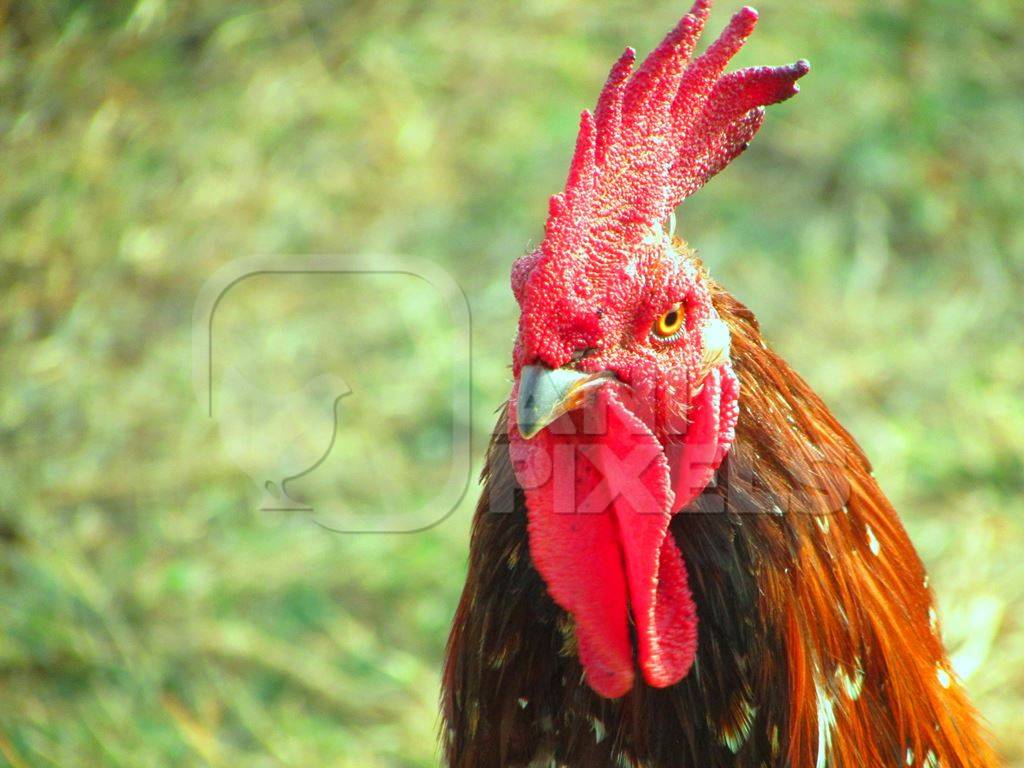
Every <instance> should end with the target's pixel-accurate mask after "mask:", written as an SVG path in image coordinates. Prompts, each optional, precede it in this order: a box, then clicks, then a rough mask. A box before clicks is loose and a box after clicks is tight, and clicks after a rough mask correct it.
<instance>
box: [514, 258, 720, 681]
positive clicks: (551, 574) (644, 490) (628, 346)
mask: <svg viewBox="0 0 1024 768" xmlns="http://www.w3.org/2000/svg"><path fill="white" fill-rule="evenodd" d="M638 261H640V262H642V263H639V264H635V265H633V266H629V265H627V266H626V267H625V269H624V271H623V272H622V273H620V274H616V275H615V279H612V280H610V281H608V282H607V283H606V284H607V285H609V286H611V289H610V290H602V291H600V292H598V293H596V295H594V294H590V295H587V294H582V295H581V293H580V292H573V294H574V295H573V299H572V301H571V302H565V301H558V302H555V303H556V304H557V309H556V311H555V312H554V313H551V312H550V310H548V308H547V307H545V306H544V298H545V296H546V294H543V293H539V295H538V294H534V293H533V292H532V291H530V290H527V291H526V294H525V295H524V296H523V316H524V317H526V316H527V315H530V316H534V317H536V316H538V315H542V314H544V315H547V316H548V317H551V318H552V325H544V326H542V327H543V328H544V329H545V332H544V333H543V335H540V336H539V337H538V336H536V335H534V334H531V333H530V329H531V325H530V324H527V323H524V324H522V325H521V329H520V336H519V341H518V343H517V345H516V351H515V357H514V370H515V372H516V374H517V377H518V372H519V370H521V368H522V366H523V365H526V364H542V365H546V366H547V367H551V368H555V367H559V366H560V364H564V363H565V362H568V361H569V359H571V357H572V354H573V351H574V350H576V349H583V348H590V349H594V350H595V351H594V352H592V353H591V354H589V355H587V356H586V357H584V358H583V359H582V360H580V361H579V362H578V364H577V366H576V367H578V368H579V369H580V370H582V371H588V372H596V371H610V372H612V373H614V374H615V376H616V379H617V380H618V382H613V383H609V384H607V385H605V386H604V387H603V388H602V390H601V391H599V392H598V393H596V395H595V396H593V397H591V398H590V399H589V401H588V402H587V404H586V405H585V406H584V407H583V408H582V409H580V410H579V411H576V412H573V413H571V414H567V415H565V416H563V417H561V418H560V419H559V420H558V421H556V422H555V423H554V424H552V425H550V426H549V427H548V428H547V429H545V430H543V431H542V432H541V433H540V434H539V435H537V436H536V437H535V438H533V440H530V441H526V440H523V438H522V437H521V436H520V435H519V432H518V429H517V427H516V425H515V419H514V416H513V423H512V425H511V428H510V435H511V441H512V442H511V450H512V456H513V461H514V464H515V466H516V470H517V477H518V479H519V481H520V484H521V485H523V486H524V488H525V490H526V499H527V508H528V510H529V515H530V521H529V533H530V551H531V554H532V556H533V559H534V563H535V565H536V567H537V568H538V570H539V571H540V573H541V575H542V576H543V577H544V578H545V581H546V582H547V584H548V589H549V592H550V593H551V595H552V597H553V598H554V599H555V601H556V602H558V603H559V604H560V605H561V606H562V607H563V608H565V609H566V610H568V611H569V612H570V613H571V614H572V615H573V617H574V619H575V620H576V635H577V641H578V644H579V653H580V659H581V662H582V663H583V666H584V669H585V670H586V674H587V680H588V682H589V684H590V685H591V687H592V688H594V689H595V690H596V691H597V692H598V693H601V694H602V695H605V696H608V697H617V696H621V695H622V694H624V693H626V692H627V691H628V690H629V689H630V688H631V687H632V685H633V681H634V671H633V668H634V664H633V640H632V639H631V637H630V632H629V615H628V611H631V612H632V618H633V623H634V626H635V631H636V644H637V647H638V651H639V662H640V667H641V669H642V671H643V674H644V677H645V679H646V680H647V682H648V683H649V684H650V685H653V686H657V687H663V686H666V685H671V684H672V683H674V682H676V681H678V680H679V679H681V678H682V677H683V676H684V675H685V674H686V673H687V672H688V671H689V669H690V666H691V665H692V663H693V659H694V655H695V653H696V641H697V617H696V608H695V606H694V604H693V599H692V597H691V595H690V590H689V588H688V586H687V575H686V570H685V567H684V565H683V561H682V557H681V555H680V554H679V551H678V549H677V548H676V545H675V543H674V541H673V540H672V537H671V536H669V535H668V525H669V522H670V520H671V515H672V514H674V513H676V512H678V511H679V510H681V509H683V508H684V507H685V506H686V505H687V504H689V502H690V501H692V500H693V498H694V497H695V496H696V495H697V494H698V493H700V492H701V491H702V490H703V489H704V488H705V487H706V485H707V483H708V481H709V480H710V478H711V475H712V474H713V473H714V471H715V469H717V467H718V465H719V464H720V462H721V460H722V458H723V457H724V455H725V452H726V451H727V450H728V448H729V445H730V444H731V442H732V439H733V430H734V428H735V425H736V418H737V416H738V413H739V411H738V401H737V394H738V392H737V389H738V388H737V385H736V378H735V375H734V374H733V372H732V368H731V365H730V364H729V363H728V362H724V363H721V364H719V365H717V366H715V367H713V368H712V369H711V370H710V371H705V370H704V368H703V366H702V360H703V356H704V349H703V338H702V333H701V329H702V328H703V327H704V324H705V322H706V321H708V320H711V319H717V316H716V315H715V313H714V309H713V308H712V306H711V299H710V294H709V293H708V290H707V286H706V284H705V283H704V278H703V276H702V274H701V273H700V272H699V271H698V270H697V268H696V267H695V265H694V264H693V263H692V262H691V261H689V260H687V259H685V258H684V257H681V256H679V255H677V254H675V253H674V252H672V251H670V250H668V249H666V248H664V247H651V248H647V249H645V251H644V255H643V256H641V257H639V258H638ZM634 269H635V271H636V273H637V274H640V273H642V274H644V275H646V276H647V279H646V280H643V281H638V280H635V279H634V280H630V279H627V278H628V277H629V275H628V274H626V273H627V272H632V271H634ZM537 284H538V285H540V284H542V283H541V282H538V283H537ZM562 296H565V294H562ZM676 303H681V304H682V306H683V308H684V312H685V317H686V320H685V323H684V329H683V330H682V331H681V333H680V335H679V338H677V339H674V340H671V341H666V340H662V339H659V338H656V337H654V336H653V335H652V332H651V329H652V326H653V325H654V323H655V322H656V320H657V318H658V317H659V316H660V315H662V314H663V313H665V312H666V311H668V310H669V309H671V308H672V307H673V305H675V304H676ZM567 304H571V305H572V309H573V311H572V312H568V313H567V312H566V309H568V307H567ZM593 307H602V308H603V309H602V311H601V316H600V318H598V317H597V312H596V311H595V310H594V309H593ZM581 319H582V321H583V322H579V320H581ZM574 321H576V322H574ZM524 326H525V327H524ZM534 327H536V326H534ZM609 340H611V343H609ZM517 396H518V385H517V386H516V388H515V389H514V390H513V393H512V402H513V403H514V402H515V401H516V398H517ZM510 410H511V412H512V413H514V411H515V409H514V408H512V409H510Z"/></svg>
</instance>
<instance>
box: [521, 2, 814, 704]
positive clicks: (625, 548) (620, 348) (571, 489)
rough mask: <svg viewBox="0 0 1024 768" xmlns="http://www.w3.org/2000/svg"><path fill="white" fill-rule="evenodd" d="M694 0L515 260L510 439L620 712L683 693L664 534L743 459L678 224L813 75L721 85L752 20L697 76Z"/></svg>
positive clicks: (745, 16)
mask: <svg viewBox="0 0 1024 768" xmlns="http://www.w3.org/2000/svg"><path fill="white" fill-rule="evenodd" d="M710 4H711V3H710V0H697V2H696V4H695V5H694V6H693V8H692V9H691V10H690V12H689V13H688V14H686V15H685V16H684V17H683V18H682V20H680V22H679V23H678V24H677V25H676V27H675V28H674V29H673V30H672V31H671V32H669V34H668V35H667V36H666V37H665V39H664V40H663V41H662V42H661V44H660V45H659V46H658V47H657V48H656V49H655V50H654V51H653V52H652V53H651V54H650V56H648V57H647V59H646V60H645V61H644V62H643V64H642V65H641V66H640V67H639V68H638V69H637V70H636V71H635V72H634V71H633V64H634V57H635V54H634V52H633V50H632V49H629V48H627V49H626V51H625V53H623V55H622V56H621V58H620V59H619V60H618V61H617V62H616V63H615V65H614V66H613V67H612V70H611V73H610V75H609V77H608V81H607V83H606V84H605V86H604V89H603V90H602V91H601V94H600V97H599V99H598V102H597V107H596V109H595V110H594V112H593V113H591V112H589V111H585V112H583V114H582V117H581V119H580V131H579V136H578V139H577V142H576V149H575V153H574V155H573V159H572V163H571V166H570V170H569V177H568V180H567V182H566V187H565V191H564V192H562V193H561V194H557V195H554V196H553V197H552V198H551V201H550V206H549V214H548V220H547V225H546V229H545V237H544V240H543V243H542V244H541V245H540V247H539V248H537V249H536V250H534V251H533V252H531V253H529V254H527V255H525V256H523V257H521V258H520V259H518V260H517V261H516V263H515V265H514V266H513V270H512V287H513V290H514V292H515V295H516V299H517V300H518V302H519V305H520V309H521V316H520V321H519V333H518V338H517V340H516V345H515V351H514V355H513V373H514V375H515V379H516V381H515V385H514V387H513V391H512V396H511V400H510V408H509V412H510V419H509V438H510V451H511V453H512V461H513V466H514V468H515V472H516V478H517V481H518V482H519V485H520V486H521V487H522V488H523V491H524V493H525V496H526V505H527V511H528V518H529V526H528V531H529V546H530V554H531V557H532V560H533V563H534V565H535V567H536V568H537V570H538V572H539V573H540V575H541V576H542V577H543V579H544V581H545V584H546V586H547V589H548V592H549V594H550V595H551V597H552V598H553V599H554V601H555V602H556V603H558V605H560V606H561V607H562V608H563V609H565V610H566V611H567V612H568V613H569V614H570V615H571V617H572V619H573V625H574V628H575V638H576V643H577V650H578V655H579V658H580V661H581V663H582V666H583V669H584V672H585V675H586V680H587V682H588V684H589V685H590V686H591V688H593V689H594V690H595V691H596V692H597V693H599V694H601V695H603V696H607V697H610V698H614V697H617V696H621V695H623V694H625V693H626V692H627V691H629V690H630V688H631V687H632V686H633V683H634V677H635V674H634V670H635V668H636V666H637V665H639V667H640V669H641V671H642V674H643V678H644V679H645V680H646V682H647V683H648V684H649V685H652V686H655V687H664V686H668V685H671V684H673V683H675V682H677V681H679V680H680V679H681V678H683V677H684V676H685V675H686V674H687V672H688V671H689V670H690V667H691V666H692V664H693V661H694V658H695V654H696V646H697V609H696V606H695V605H694V601H693V598H692V596H691V593H690V589H689V587H688V585H687V572H686V568H685V564H684V563H683V560H682V557H681V555H680V553H679V550H678V548H677V547H676V544H675V542H674V540H673V538H672V536H671V535H669V532H668V528H669V523H670V520H671V517H672V515H673V514H675V513H677V512H679V511H680V510H682V509H684V508H685V507H686V506H687V505H688V504H689V503H690V502H691V501H693V499H694V498H695V497H696V496H697V495H698V494H700V493H701V492H702V491H703V490H704V489H705V488H706V487H707V486H708V484H709V483H710V482H711V481H712V478H713V476H714V473H715V471H716V470H717V468H718V466H719V464H720V463H721V462H722V460H723V458H724V457H725V455H726V453H727V451H728V450H729V447H730V445H731V443H732V440H733V435H734V429H735V426H736V421H737V418H738V415H739V399H740V392H739V386H738V382H737V378H736V376H735V374H734V372H733V370H732V366H731V363H730V359H729V330H728V328H727V327H726V326H725V324H724V323H723V322H722V321H721V320H720V319H719V317H718V315H717V314H716V312H715V308H714V306H713V304H712V300H711V287H710V283H709V280H708V278H707V275H706V274H705V272H704V270H703V268H702V267H701V266H700V265H699V263H698V262H697V261H696V259H694V258H693V257H692V256H691V255H690V254H689V253H688V252H687V250H686V248H685V246H683V245H682V244H681V243H680V242H679V241H678V240H675V239H674V238H673V233H672V232H671V231H666V229H667V228H666V225H665V224H664V222H666V220H669V221H674V219H672V215H673V210H674V209H675V207H676V206H677V205H678V204H679V203H680V202H681V201H682V200H683V199H684V198H686V197H687V196H689V195H690V194H692V193H693V192H695V191H696V190H697V189H699V188H700V187H701V186H702V185H703V184H704V183H705V182H706V181H707V180H708V179H709V178H710V177H711V176H713V175H714V174H715V173H717V172H718V171H720V170H721V169H722V168H724V167H725V166H726V165H727V164H728V163H729V162H730V161H731V160H732V159H733V158H734V157H736V156H737V155H738V154H740V153H741V152H742V151H743V150H744V149H745V148H746V146H747V143H748V142H749V141H750V139H751V138H752V137H753V135H754V134H755V133H756V132H757V130H758V128H760V126H761V123H762V121H763V120H764V107H765V105H768V104H774V103H776V102H779V101H783V100H784V99H787V98H789V97H790V96H792V95H793V94H795V93H796V92H797V90H798V88H797V86H796V80H797V79H799V78H800V77H801V76H803V75H804V74H805V73H806V72H807V71H808V64H807V62H805V61H799V62H797V63H795V64H792V65H789V66H785V67H754V68H750V69H743V70H738V71H733V72H729V73H724V70H725V67H726V65H727V64H728V62H729V60H730V59H731V58H732V56H733V55H734V54H735V53H736V52H737V51H738V50H739V49H740V47H741V46H742V45H743V43H744V41H745V40H746V38H747V37H748V36H749V35H750V33H751V32H752V31H753V29H754V25H755V23H756V21H757V14H756V12H755V11H754V10H753V9H751V8H744V9H742V10H740V11H739V12H738V13H736V15H735V16H733V18H732V20H731V22H730V23H729V25H728V27H727V28H726V29H725V31H724V32H723V33H722V34H721V36H720V37H719V38H718V39H717V40H716V41H715V42H714V43H713V44H712V45H711V46H710V47H708V49H707V50H706V51H705V52H704V53H703V54H701V55H700V56H697V57H694V58H692V59H691V55H692V54H693V51H694V47H695V45H696V43H697V39H698V38H699V36H700V33H701V30H702V28H703V26H704V23H705V21H706V19H707V16H708V12H709V9H710Z"/></svg>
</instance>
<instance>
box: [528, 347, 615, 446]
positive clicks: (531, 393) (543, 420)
mask: <svg viewBox="0 0 1024 768" xmlns="http://www.w3.org/2000/svg"><path fill="white" fill-rule="evenodd" d="M614 378H615V376H614V374H612V373H610V372H609V371H600V372H598V373H582V372H580V371H574V370H572V369H570V368H557V369H555V370H552V369H550V368H546V367H545V366H543V365H526V366H523V369H522V371H520V373H519V398H518V399H517V400H516V421H517V422H518V425H519V434H521V435H522V436H523V437H524V438H525V439H527V440H529V439H530V438H531V437H533V436H534V435H536V434H537V433H538V432H540V431H541V430H542V429H544V427H546V426H547V425H548V424H550V423H551V422H553V421H554V420H555V419H557V418H558V417H559V416H561V415H562V414H563V413H567V412H569V411H571V410H573V409H575V408H579V407H580V406H581V405H582V404H583V399H584V397H585V396H586V394H587V392H589V391H591V390H593V389H596V388H597V387H599V386H601V384H603V383H604V382H606V381H610V380H611V379H614Z"/></svg>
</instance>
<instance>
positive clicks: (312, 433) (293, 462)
mask: <svg viewBox="0 0 1024 768" xmlns="http://www.w3.org/2000/svg"><path fill="white" fill-rule="evenodd" d="M222 386H223V391H224V395H223V396H222V398H221V407H220V413H219V414H218V420H219V426H220V431H221V438H222V440H223V442H224V446H225V450H226V451H227V454H228V456H229V457H230V459H231V460H232V461H233V462H234V463H235V464H236V465H237V466H238V467H240V468H241V469H242V470H243V471H244V472H245V473H246V474H247V475H249V477H250V478H252V479H253V481H254V482H256V484H257V485H258V486H259V487H260V488H261V490H262V492H263V496H262V499H261V501H260V505H259V509H260V510H261V511H264V512H312V511H314V510H313V506H312V505H311V504H309V503H306V502H305V501H302V500H301V499H299V498H296V495H295V494H296V492H295V491H294V490H293V487H292V486H291V484H293V483H294V482H295V481H297V480H299V479H300V478H302V477H305V476H306V475H309V474H311V473H312V472H313V471H314V470H316V468H317V467H319V466H320V465H321V464H323V462H324V461H325V460H326V458H327V457H328V456H329V455H330V453H331V449H332V448H333V447H334V443H335V440H336V439H337V436H338V420H339V412H340V407H341V404H342V403H343V401H344V399H345V398H346V397H348V396H349V395H351V394H352V388H351V387H350V386H349V384H348V382H347V381H346V380H345V379H343V378H342V377H340V376H337V375H335V374H329V373H324V374H321V375H319V376H316V377H315V378H313V379H311V380H310V381H309V382H307V383H306V385H305V386H303V387H301V388H300V389H297V390H292V391H289V392H286V393H283V394H281V393H277V392H272V391H268V390H266V389H263V388H261V387H259V386H256V385H255V384H253V383H252V381H251V379H250V378H249V377H247V376H246V375H245V374H244V373H243V372H242V371H241V370H240V369H239V368H238V367H237V366H231V367H229V368H228V369H227V370H226V371H225V374H224V379H223V385H222Z"/></svg>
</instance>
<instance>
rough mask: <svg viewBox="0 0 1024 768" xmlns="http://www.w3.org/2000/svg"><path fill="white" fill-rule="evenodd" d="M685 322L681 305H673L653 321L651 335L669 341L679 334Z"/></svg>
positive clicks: (684, 314)
mask: <svg viewBox="0 0 1024 768" xmlns="http://www.w3.org/2000/svg"><path fill="white" fill-rule="evenodd" d="M685 320H686V313H685V312H684V311H683V305H682V304H681V303H680V304H673V305H672V308H671V309H669V310H668V312H666V313H665V314H663V315H662V316H661V317H659V318H658V319H657V320H655V321H654V327H653V328H652V329H651V333H652V334H653V335H654V336H655V337H656V338H659V339H670V338H672V337H674V336H676V334H678V333H679V331H680V330H681V329H682V327H683V322H684V321H685Z"/></svg>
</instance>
